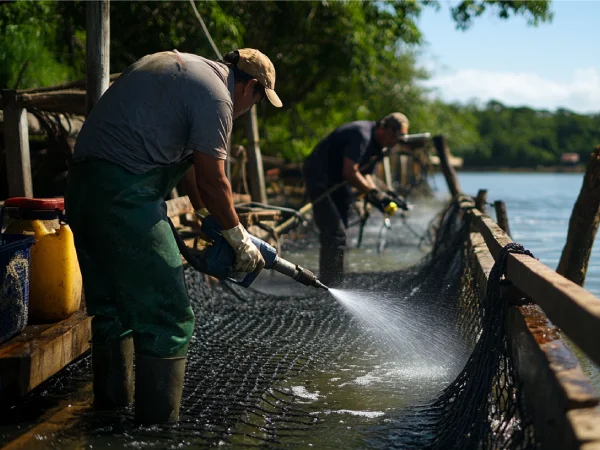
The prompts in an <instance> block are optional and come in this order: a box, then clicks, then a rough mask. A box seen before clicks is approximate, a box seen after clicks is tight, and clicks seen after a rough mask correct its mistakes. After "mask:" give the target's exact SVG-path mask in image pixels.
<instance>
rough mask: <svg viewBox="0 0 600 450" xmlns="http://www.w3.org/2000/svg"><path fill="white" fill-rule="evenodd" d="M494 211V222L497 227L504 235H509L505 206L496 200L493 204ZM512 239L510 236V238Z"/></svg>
mask: <svg viewBox="0 0 600 450" xmlns="http://www.w3.org/2000/svg"><path fill="white" fill-rule="evenodd" d="M494 209H495V210H496V221H497V222H498V225H499V226H500V228H502V230H504V232H505V233H506V234H508V235H509V236H510V235H511V234H510V226H509V225H508V214H507V212H506V204H505V203H504V202H503V201H502V200H496V201H495V202H494ZM511 237H512V236H511Z"/></svg>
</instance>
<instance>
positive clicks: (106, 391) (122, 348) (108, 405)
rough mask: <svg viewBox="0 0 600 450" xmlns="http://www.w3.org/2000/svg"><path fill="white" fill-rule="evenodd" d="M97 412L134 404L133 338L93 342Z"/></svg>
mask: <svg viewBox="0 0 600 450" xmlns="http://www.w3.org/2000/svg"><path fill="white" fill-rule="evenodd" d="M91 347H92V373H93V387H94V409H96V410H99V411H102V410H111V409H116V408H120V407H123V406H129V405H131V403H133V353H134V349H133V338H132V337H126V338H125V339H121V340H118V341H113V342H109V343H106V344H97V343H94V342H92V344H91Z"/></svg>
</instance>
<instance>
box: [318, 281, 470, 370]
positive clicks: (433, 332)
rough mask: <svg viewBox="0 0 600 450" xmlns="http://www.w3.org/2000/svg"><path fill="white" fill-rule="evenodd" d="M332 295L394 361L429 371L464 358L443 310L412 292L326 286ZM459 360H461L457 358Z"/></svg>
mask: <svg viewBox="0 0 600 450" xmlns="http://www.w3.org/2000/svg"><path fill="white" fill-rule="evenodd" d="M329 292H330V293H331V294H332V295H333V296H334V297H335V299H336V300H337V301H338V302H339V303H340V304H341V305H342V306H343V307H344V308H345V309H346V310H347V311H348V312H350V313H351V314H352V315H353V316H354V318H355V319H356V320H357V321H358V323H359V324H360V326H361V327H362V328H363V329H364V330H365V331H366V332H367V333H368V334H369V336H370V337H372V338H373V339H374V340H375V341H376V342H377V343H378V344H380V347H382V348H383V350H385V351H386V352H387V353H389V355H390V357H392V358H393V359H394V360H395V361H396V362H398V363H401V364H402V365H405V366H412V367H414V368H415V369H419V372H420V373H424V369H425V372H428V373H429V374H430V375H434V374H439V375H443V374H447V373H448V371H450V370H454V369H455V368H456V367H457V364H460V362H461V361H462V359H463V355H464V348H463V346H462V345H461V344H460V342H459V340H458V338H457V336H455V335H454V333H453V332H452V329H451V328H450V327H449V326H448V324H447V323H446V322H445V320H444V311H443V310H441V309H432V308H431V307H430V306H427V305H430V302H426V301H423V302H421V303H420V304H419V302H418V301H415V298H414V296H413V295H414V294H415V293H413V295H411V296H409V297H412V298H410V301H409V300H408V298H402V297H401V296H399V295H397V294H390V293H381V292H369V291H363V290H341V289H329ZM459 360H461V361H459Z"/></svg>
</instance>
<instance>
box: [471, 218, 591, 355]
mask: <svg viewBox="0 0 600 450" xmlns="http://www.w3.org/2000/svg"><path fill="white" fill-rule="evenodd" d="M470 214H472V216H473V220H474V225H475V226H476V227H477V229H478V230H479V231H480V232H481V234H482V236H483V238H484V239H485V242H486V244H487V246H488V248H489V249H490V252H491V253H492V255H493V256H494V258H497V257H498V255H499V253H500V250H501V249H502V248H503V247H504V246H505V245H506V244H508V243H510V242H512V239H511V238H510V237H509V236H508V235H507V234H506V233H505V232H504V231H502V229H501V228H500V227H499V226H498V225H497V224H496V223H494V221H493V220H492V219H491V218H489V217H488V216H485V215H483V214H482V213H481V212H480V211H478V210H476V209H475V210H470ZM506 278H507V279H508V280H510V281H511V282H512V283H513V284H514V285H515V286H516V287H517V288H519V289H520V290H521V291H522V292H523V293H524V294H525V295H527V296H529V297H530V298H532V299H533V300H534V301H535V302H536V303H537V304H538V305H540V306H541V307H542V309H543V310H544V312H545V313H546V315H547V316H548V317H549V318H550V320H551V321H552V322H553V323H554V324H556V325H557V326H558V327H560V328H561V330H562V331H563V332H564V333H565V334H566V335H567V336H568V337H569V338H570V339H571V340H572V341H573V342H574V343H575V344H576V345H577V346H579V348H581V350H582V351H583V352H584V353H585V354H586V355H587V356H589V357H590V358H591V359H592V360H593V361H594V362H596V364H600V346H598V330H600V299H599V298H598V297H596V296H595V295H593V294H592V293H590V292H588V291H586V290H585V289H584V288H582V287H581V286H579V285H577V284H575V283H573V282H572V281H570V280H567V279H566V278H565V277H563V276H562V275H559V274H558V273H556V272H555V271H554V270H552V269H551V268H550V267H548V266H546V265H545V264H542V263H541V262H539V261H538V260H537V259H533V258H531V257H529V256H526V255H515V254H510V255H509V256H508V260H507V269H506Z"/></svg>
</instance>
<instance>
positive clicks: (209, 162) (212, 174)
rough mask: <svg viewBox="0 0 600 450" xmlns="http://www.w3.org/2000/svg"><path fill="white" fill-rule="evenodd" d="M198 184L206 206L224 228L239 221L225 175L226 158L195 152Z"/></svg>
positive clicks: (226, 228) (231, 226)
mask: <svg viewBox="0 0 600 450" xmlns="http://www.w3.org/2000/svg"><path fill="white" fill-rule="evenodd" d="M194 168H195V174H196V186H197V187H198V192H199V194H200V197H201V201H202V202H203V203H204V206H205V207H206V208H207V209H208V210H209V211H210V213H211V215H213V216H214V217H215V218H216V219H217V222H219V225H221V227H222V228H223V229H224V230H229V229H231V228H234V227H236V226H237V224H238V223H239V219H238V216H237V214H236V212H235V208H234V206H233V193H232V192H231V184H230V183H229V180H228V179H227V176H226V175H225V160H223V159H217V158H214V157H212V156H209V155H207V154H204V153H202V152H194Z"/></svg>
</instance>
